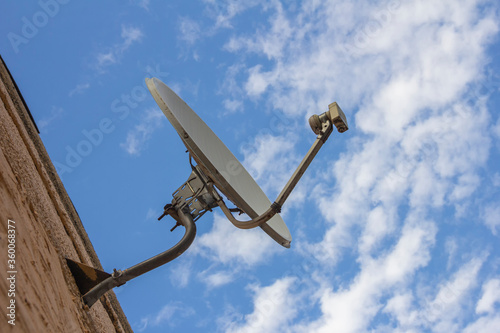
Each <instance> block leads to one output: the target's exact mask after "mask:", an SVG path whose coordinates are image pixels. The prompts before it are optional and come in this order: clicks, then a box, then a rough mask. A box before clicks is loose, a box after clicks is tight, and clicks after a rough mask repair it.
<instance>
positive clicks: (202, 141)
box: [67, 78, 348, 307]
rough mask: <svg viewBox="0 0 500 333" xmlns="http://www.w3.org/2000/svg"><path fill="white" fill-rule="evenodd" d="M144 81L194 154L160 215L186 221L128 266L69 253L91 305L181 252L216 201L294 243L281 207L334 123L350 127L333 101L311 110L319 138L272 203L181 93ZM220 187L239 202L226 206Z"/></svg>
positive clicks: (242, 225)
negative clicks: (110, 266)
mask: <svg viewBox="0 0 500 333" xmlns="http://www.w3.org/2000/svg"><path fill="white" fill-rule="evenodd" d="M146 84H147V86H148V88H149V91H150V92H151V94H152V95H153V97H154V99H155V101H156V103H157V104H158V105H159V107H160V109H161V110H162V111H163V113H164V114H165V116H166V117H167V118H168V120H169V121H170V123H171V124H172V126H173V127H174V128H175V130H176V131H177V133H178V134H179V136H180V137H181V140H182V142H183V143H184V145H185V146H186V148H187V150H188V152H189V154H190V166H191V170H192V171H191V174H190V176H189V177H188V180H187V181H186V182H185V183H184V184H182V185H181V186H180V187H179V188H178V189H177V190H176V191H175V192H174V193H173V199H172V203H169V204H167V205H166V206H165V207H164V212H163V215H161V216H160V217H159V218H158V220H160V219H162V218H163V217H164V216H166V215H170V216H171V217H173V218H174V219H175V220H176V224H175V226H174V227H173V228H172V230H174V229H175V228H176V227H177V226H179V225H182V226H184V227H185V233H184V236H183V237H182V239H181V240H180V241H179V242H178V243H177V244H176V245H175V246H173V247H172V248H170V249H169V250H167V251H165V252H163V253H160V254H158V255H156V256H154V257H152V258H150V259H147V260H145V261H143V262H141V263H139V264H137V265H135V266H132V267H130V268H127V269H125V270H124V271H120V270H116V269H115V270H114V272H113V273H112V274H108V273H106V272H103V271H100V270H97V269H95V268H92V267H90V266H87V265H85V264H82V263H79V262H76V261H73V260H71V259H68V258H67V262H68V267H69V268H70V270H71V272H72V273H73V276H74V277H75V281H76V283H77V286H78V288H79V290H80V292H81V293H82V295H83V301H84V302H85V304H87V305H88V306H89V307H90V306H92V305H93V304H94V303H95V302H96V301H97V300H98V299H99V298H100V297H101V296H102V295H103V294H104V293H106V292H107V291H108V290H110V289H112V288H114V287H117V286H120V285H123V284H124V283H126V282H127V281H129V280H131V279H133V278H135V277H137V276H139V275H142V274H144V273H146V272H149V271H151V270H153V269H155V268H157V267H159V266H161V265H164V264H165V263H167V262H169V261H172V260H173V259H175V258H177V257H178V256H179V255H181V254H182V253H183V252H184V251H185V250H187V248H188V247H189V246H190V245H191V243H192V242H193V240H194V238H195V235H196V225H195V222H196V221H197V220H198V219H199V218H200V217H201V216H202V215H203V214H205V213H206V212H207V211H211V210H212V209H213V208H215V207H220V208H221V209H222V211H223V213H224V215H225V216H226V217H227V218H228V220H229V221H230V222H231V223H233V225H235V226H236V227H238V228H241V229H250V228H255V227H261V228H262V229H263V230H264V231H265V232H266V233H267V234H268V235H269V236H271V237H272V238H273V239H274V240H275V241H276V242H278V243H279V244H281V245H282V246H284V247H287V248H288V247H290V242H291V241H292V236H291V235H290V231H289V230H288V228H287V226H286V224H285V222H284V221H283V219H282V218H281V216H280V215H279V213H280V211H281V207H282V205H283V204H284V202H285V201H286V199H287V198H288V196H289V195H290V193H291V192H292V190H293V189H294V187H295V185H296V184H297V182H298V181H299V180H300V178H301V177H302V175H303V174H304V172H305V170H306V169H307V167H308V166H309V164H310V163H311V162H312V160H313V159H314V157H315V156H316V154H317V153H318V151H319V149H320V148H321V147H322V145H323V144H324V143H325V142H326V140H327V139H328V137H329V136H330V134H331V133H332V131H333V128H334V127H336V128H337V130H338V131H339V132H340V133H343V132H345V131H346V130H347V129H348V127H347V121H346V118H345V115H344V113H343V112H342V110H341V109H340V107H339V106H338V105H337V103H335V102H334V103H332V104H330V105H329V107H328V108H329V110H328V111H327V112H324V113H323V114H321V115H313V116H312V117H311V118H310V119H309V124H310V126H311V129H312V130H313V132H314V133H315V134H317V137H316V141H315V142H314V143H313V145H312V147H311V149H310V150H309V152H308V153H307V154H306V156H305V157H304V159H303V160H302V162H301V163H300V165H299V166H298V168H297V170H295V172H294V174H293V175H292V177H291V178H290V180H289V181H288V183H287V184H286V185H285V187H284V188H283V190H282V191H281V193H280V194H279V195H278V198H277V199H276V201H274V202H273V203H271V201H270V200H269V199H268V198H267V196H266V195H265V194H264V192H263V191H262V189H261V188H260V187H259V186H258V185H257V183H256V182H255V180H254V179H253V178H252V176H250V174H249V173H248V172H247V171H246V170H245V168H244V167H243V166H242V165H241V163H240V162H239V161H238V160H237V159H236V157H234V155H233V154H232V153H231V152H230V151H229V149H228V148H227V147H226V146H225V145H224V144H223V143H222V141H221V140H220V139H219V138H218V137H217V135H215V133H214V132H212V130H211V129H210V128H209V127H208V126H207V125H206V124H205V123H204V122H203V120H201V118H200V117H199V116H198V115H197V114H196V113H195V112H194V111H193V110H192V109H191V108H190V107H189V106H188V105H187V104H186V103H185V102H184V101H183V100H182V99H181V98H180V97H179V96H177V94H175V93H174V92H173V91H172V90H171V89H170V88H169V87H168V86H167V85H165V84H164V83H163V82H161V81H160V80H158V79H156V78H152V79H146ZM191 159H192V160H194V161H195V162H196V165H194V164H193V163H192V161H191ZM219 191H220V192H221V193H222V194H223V195H224V196H225V197H226V198H227V199H228V200H229V201H230V202H231V203H232V204H233V205H235V206H236V207H234V208H228V207H227V204H226V202H225V201H224V198H223V196H222V195H221V193H219ZM235 212H239V213H245V214H246V215H248V217H249V218H250V220H248V221H240V220H238V219H237V218H235V217H234V215H233V213H235ZM256 246H258V244H256Z"/></svg>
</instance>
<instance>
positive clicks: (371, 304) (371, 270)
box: [306, 222, 436, 333]
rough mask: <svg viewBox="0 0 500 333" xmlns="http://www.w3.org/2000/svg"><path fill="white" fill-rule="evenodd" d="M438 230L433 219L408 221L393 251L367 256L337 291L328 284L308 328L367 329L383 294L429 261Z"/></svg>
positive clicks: (311, 329) (330, 329) (327, 330)
mask: <svg viewBox="0 0 500 333" xmlns="http://www.w3.org/2000/svg"><path fill="white" fill-rule="evenodd" d="M435 233H436V227H435V225H434V224H433V223H430V222H419V223H415V222H408V223H407V224H406V225H405V227H404V229H403V231H402V234H401V237H400V238H399V240H398V242H397V244H396V245H395V246H394V247H393V248H392V250H391V252H389V253H387V254H386V255H383V256H381V257H379V258H376V259H371V260H366V261H365V262H364V263H363V266H362V267H361V271H360V273H359V274H358V275H357V276H356V277H355V278H354V279H353V282H352V284H351V285H350V286H348V287H347V288H346V287H345V286H339V287H338V290H337V291H333V288H329V289H327V290H325V291H324V292H323V295H322V296H321V298H320V304H321V312H322V315H321V317H320V319H318V320H316V321H314V322H312V323H310V324H309V325H308V327H307V330H306V331H308V332H312V331H314V332H339V333H340V332H360V331H365V330H366V329H367V327H368V325H369V323H370V322H371V320H372V319H373V318H374V316H375V315H376V314H377V312H378V311H379V310H380V309H381V304H380V299H381V297H383V296H384V295H385V294H386V293H387V292H389V291H390V290H391V289H394V288H395V287H397V286H398V285H401V284H403V285H404V284H406V283H407V282H408V280H409V279H411V277H412V275H414V274H415V272H416V271H417V270H418V269H419V268H421V267H424V266H425V265H426V264H427V262H428V261H429V259H430V250H431V247H432V245H433V244H434V237H435ZM407 297H408V296H407ZM394 302H396V301H393V303H394ZM398 302H399V303H401V302H403V303H404V302H408V300H399V301H398ZM390 308H391V306H389V308H387V309H390Z"/></svg>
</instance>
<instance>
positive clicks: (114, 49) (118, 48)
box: [96, 25, 144, 71]
mask: <svg viewBox="0 0 500 333" xmlns="http://www.w3.org/2000/svg"><path fill="white" fill-rule="evenodd" d="M120 36H121V38H122V40H121V42H119V43H116V44H114V45H112V46H110V47H106V48H105V50H104V51H103V52H99V53H98V54H97V56H96V61H97V64H96V68H97V70H99V71H102V70H104V68H105V67H107V66H109V65H112V64H114V63H116V62H118V61H119V60H120V59H121V57H122V56H123V53H124V52H125V51H127V50H128V49H129V48H130V47H131V46H132V45H133V44H135V43H137V42H140V41H141V40H142V38H143V37H144V34H143V33H142V30H141V29H139V28H136V27H132V26H125V25H122V30H121V35H120Z"/></svg>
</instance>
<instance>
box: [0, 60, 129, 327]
mask: <svg viewBox="0 0 500 333" xmlns="http://www.w3.org/2000/svg"><path fill="white" fill-rule="evenodd" d="M0 97H1V100H0V309H1V310H0V313H1V315H0V332H132V330H131V328H130V325H129V323H128V321H127V319H126V317H125V315H124V314H123V311H122V309H121V307H120V305H119V303H118V301H117V300H116V296H115V295H114V293H113V292H110V293H108V294H106V295H105V296H104V297H102V298H101V300H100V301H98V302H97V303H96V304H95V305H94V306H93V307H92V308H91V309H88V308H85V307H84V304H83V303H82V301H81V298H80V293H79V291H78V288H77V287H76V284H75V282H74V280H73V276H72V275H71V273H70V271H69V269H68V267H67V265H66V262H65V259H64V258H70V259H73V260H75V261H79V262H82V263H85V264H88V265H90V266H93V267H96V268H100V269H102V267H101V264H100V263H99V259H98V257H97V255H96V253H95V251H94V249H93V247H92V244H91V242H90V240H89V238H88V236H87V234H86V232H85V230H84V228H83V226H82V223H81V221H80V219H79V217H78V214H77V212H76V210H75V208H74V206H73V204H72V202H71V200H70V198H69V197H68V195H67V193H66V191H65V189H64V186H63V185H62V183H61V180H60V179H59V177H58V176H57V173H56V171H55V168H54V166H53V165H52V163H51V161H50V159H49V156H48V154H47V152H46V150H45V148H44V146H43V144H42V142H41V140H40V137H39V136H38V133H37V130H36V127H35V125H34V123H33V121H32V119H31V118H30V114H29V111H28V110H27V108H26V106H25V103H24V100H23V99H22V96H21V95H20V94H19V92H18V89H17V87H16V86H15V83H14V82H13V80H12V79H11V76H10V74H9V72H8V70H7V68H6V67H5V65H4V63H3V60H1V58H0ZM9 220H11V222H9ZM9 225H10V227H9ZM14 227H15V228H14ZM9 228H10V230H11V231H9ZM9 235H10V236H9ZM9 237H10V238H9ZM13 239H15V243H14V245H15V248H14V245H12V243H13ZM9 240H10V244H11V245H10V254H11V258H10V260H15V262H13V261H11V262H8V260H9V257H8V255H9ZM14 251H15V253H13V252H14ZM12 255H15V258H14V259H12V257H13V256H12ZM10 265H12V266H10ZM9 278H10V279H9ZM14 289H15V291H14ZM14 294H15V295H14ZM12 300H14V305H15V308H14V311H13V309H12V305H11V304H12V302H13V301H12ZM9 306H10V307H11V309H9V308H8V307H9ZM12 313H13V314H14V315H15V317H13V315H12ZM9 314H10V317H9V316H8V315H9ZM13 318H15V320H14V321H12V319H13ZM9 320H10V321H11V323H15V325H11V324H10V323H9Z"/></svg>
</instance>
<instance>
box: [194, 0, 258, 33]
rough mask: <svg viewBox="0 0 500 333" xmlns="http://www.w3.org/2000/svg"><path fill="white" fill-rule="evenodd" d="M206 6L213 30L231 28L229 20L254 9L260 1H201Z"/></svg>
mask: <svg viewBox="0 0 500 333" xmlns="http://www.w3.org/2000/svg"><path fill="white" fill-rule="evenodd" d="M203 1H204V2H205V4H206V5H207V11H208V14H209V15H210V16H212V18H213V19H214V21H215V27H214V29H219V28H232V23H231V20H233V19H234V18H235V17H236V16H237V15H238V14H240V13H242V12H243V11H245V10H247V9H248V8H251V7H254V6H256V5H257V4H259V3H260V2H262V1H261V0H247V1H232V0H223V1H220V0H203Z"/></svg>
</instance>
